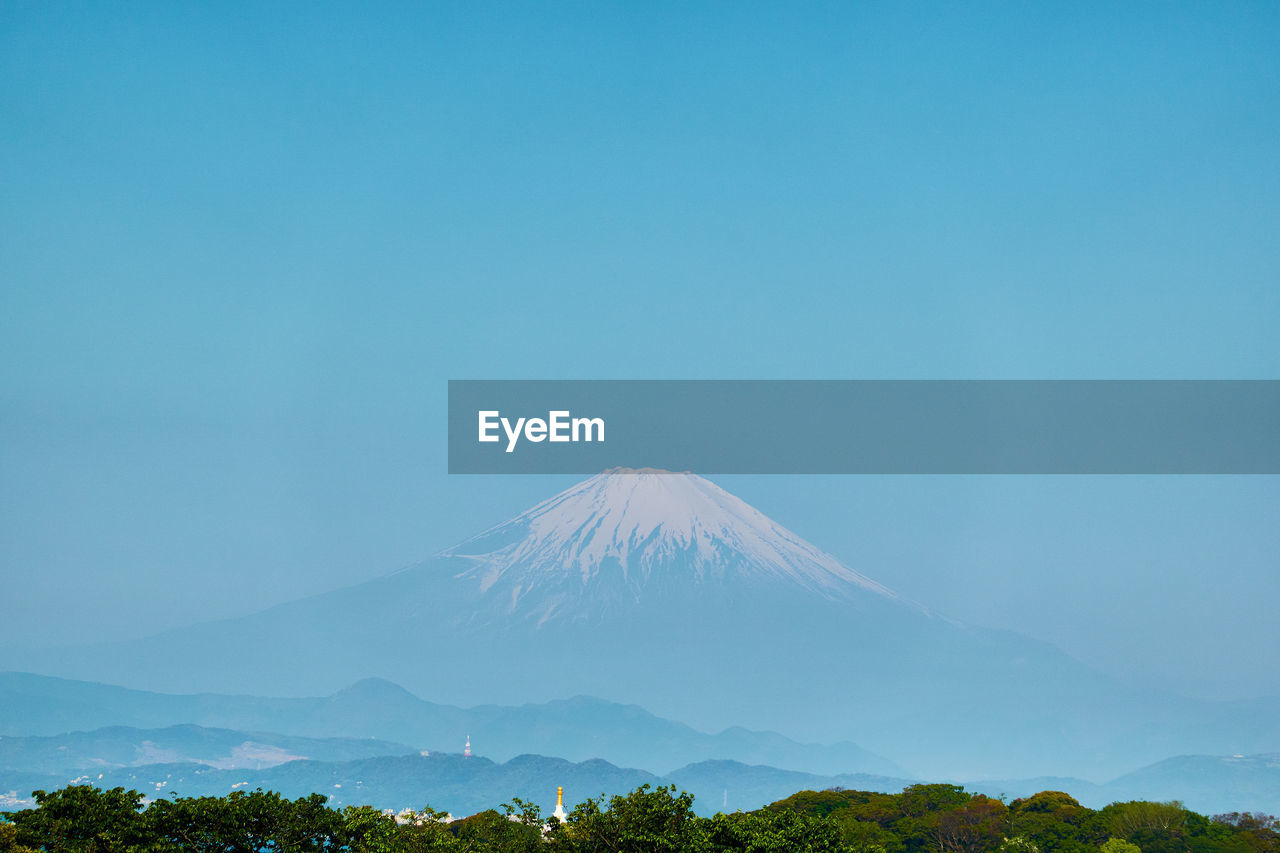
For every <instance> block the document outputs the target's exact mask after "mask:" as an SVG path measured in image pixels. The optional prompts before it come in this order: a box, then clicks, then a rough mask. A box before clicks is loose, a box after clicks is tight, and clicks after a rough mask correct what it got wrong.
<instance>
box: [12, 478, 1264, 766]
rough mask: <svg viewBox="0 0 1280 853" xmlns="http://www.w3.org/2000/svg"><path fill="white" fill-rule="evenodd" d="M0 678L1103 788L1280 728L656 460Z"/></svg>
mask: <svg viewBox="0 0 1280 853" xmlns="http://www.w3.org/2000/svg"><path fill="white" fill-rule="evenodd" d="M852 521H853V522H854V523H856V519H854V520H852ZM878 571H879V570H878ZM1064 582H1069V579H1064ZM1083 629H1084V628H1083V627H1082V630H1083ZM14 663H17V664H18V665H17V666H15V665H14ZM7 666H9V667H10V668H17V669H27V670H33V671H38V672H43V673H46V674H56V675H63V676H71V677H75V678H87V679H91V680H97V681H112V682H116V683H121V684H126V685H129V686H133V687H142V688H146V689H152V690H165V691H176V692H187V691H214V690H216V691H221V692H243V693H257V694H266V695H281V694H284V695H317V694H327V693H331V692H333V691H334V690H335V689H338V688H340V687H342V686H345V685H347V684H350V683H352V682H353V681H356V680H359V679H361V678H366V677H369V676H380V677H384V678H388V679H391V680H393V681H396V682H399V683H401V684H403V685H405V686H406V687H407V688H409V689H410V690H412V691H414V692H415V693H417V694H419V695H420V696H423V697H424V698H428V699H430V700H432V701H436V702H447V703H454V704H460V705H477V704H484V703H501V704H519V703H524V702H543V701H548V700H554V699H563V698H566V697H570V696H574V695H579V694H586V695H592V696H597V697H600V698H603V699H608V700H612V701H621V702H631V703H635V704H638V705H641V706H643V707H645V708H646V709H648V710H649V711H652V712H654V713H657V714H659V715H661V716H664V717H668V718H673V719H678V720H681V721H683V722H686V723H689V724H691V725H694V726H696V727H697V728H700V729H702V730H704V731H711V732H714V731H720V730H722V729H724V728H726V727H729V726H735V725H742V726H747V727H750V728H757V729H770V730H774V731H778V732H782V733H784V734H787V735H790V736H792V737H795V738H796V739H798V740H804V741H809V742H812V741H824V742H833V741H839V740H852V741H855V742H858V743H860V744H862V745H863V746H865V747H867V748H870V749H873V750H874V751H876V752H878V753H880V754H882V755H886V756H889V757H891V758H893V759H895V760H897V761H899V762H900V763H902V764H904V765H905V766H907V767H909V768H910V769H912V770H915V771H916V772H917V773H922V774H930V773H932V774H937V775H944V774H945V775H951V776H956V777H970V778H972V777H975V776H978V775H982V774H990V775H994V776H1011V775H1028V774H1038V773H1054V774H1061V775H1067V774H1073V775H1081V776H1098V777H1101V776H1105V775H1108V774H1111V775H1114V774H1115V773H1118V772H1124V771H1125V770H1127V769H1128V768H1131V767H1133V766H1138V765H1141V764H1146V763H1151V762H1153V761H1157V760H1160V759H1162V758H1164V757H1167V756H1168V755H1171V754H1175V753H1179V752H1181V753H1201V754H1232V753H1237V752H1239V753H1246V754H1247V753H1255V752H1262V751H1266V750H1267V749H1274V743H1275V741H1276V739H1277V738H1280V724H1278V723H1277V722H1276V719H1275V715H1273V714H1261V713H1258V712H1257V711H1256V709H1243V710H1233V709H1223V708H1218V707H1210V706H1207V705H1205V703H1195V702H1190V701H1189V700H1183V699H1180V698H1178V697H1170V696H1164V695H1154V694H1151V693H1145V692H1143V691H1139V690H1136V689H1132V688H1129V687H1126V686H1125V685H1122V684H1118V683H1116V682H1115V681H1114V680H1111V679H1108V678H1105V677H1103V676H1101V675H1099V674H1097V673H1096V672H1093V671H1091V670H1089V669H1088V668H1086V667H1084V666H1083V665H1081V664H1080V663H1078V662H1076V661H1075V660H1073V659H1071V658H1069V657H1067V656H1066V655H1064V654H1062V653H1061V652H1060V651H1058V650H1057V649H1055V648H1053V647H1052V646H1049V645H1047V644H1044V643H1039V642H1037V641H1035V640H1032V639H1029V638H1027V637H1023V636H1018V635H1015V634H1011V633H1008V632H1000V631H988V630H983V629H980V628H974V627H971V626H965V625H962V624H959V623H957V622H954V621H952V620H949V619H946V618H942V617H940V616H937V615H934V614H932V613H931V612H930V611H928V610H927V609H925V608H924V607H922V606H919V605H917V604H914V603H913V602H910V601H907V600H905V599H903V598H901V597H899V596H897V595H895V594H894V593H893V592H892V591H891V590H890V589H888V588H887V587H886V586H885V585H883V584H881V583H879V582H877V581H875V580H872V579H871V578H870V577H867V576H865V575H863V574H861V573H859V572H857V571H855V570H853V569H851V568H849V567H848V566H846V565H844V564H843V563H842V562H841V561H840V560H837V559H836V558H834V557H832V556H831V555H829V554H826V553H824V552H823V551H822V550H820V549H819V548H817V547H815V546H813V545H811V544H809V543H808V542H806V541H804V540H803V539H801V538H800V537H799V536H797V535H795V534H794V533H792V532H790V531H788V530H786V529H785V528H783V527H781V526H780V525H778V524H776V523H775V522H773V521H771V520H770V519H769V518H767V517H766V516H765V515H763V514H762V513H760V512H759V511H757V510H756V509H754V508H752V507H750V506H748V505H747V504H745V503H744V502H743V501H741V500H739V499H738V498H736V497H734V496H733V495H730V494H728V493H727V492H725V491H724V490H723V489H721V488H719V487H718V486H716V485H714V484H713V483H711V482H709V481H708V480H705V479H703V478H701V477H698V476H695V475H692V474H673V473H667V472H658V471H651V470H613V471H608V472H605V473H603V474H600V475H598V476H595V477H592V478H590V479H588V480H586V481H585V482H583V483H580V484H579V485H577V486H574V487H573V488H570V489H568V490H566V491H564V492H562V493H560V494H558V495H556V496H554V497H552V498H549V499H547V500H545V501H543V502H542V503H540V504H538V505H537V506H534V507H533V508H531V509H529V510H528V511H526V512H524V513H522V514H520V515H518V516H516V517H515V518H513V519H511V520H510V521H507V522H504V523H502V524H499V525H497V526H496V527H493V528H490V529H489V530H486V531H485V532H483V533H481V534H479V535H477V536H474V537H472V538H471V539H467V540H465V541H463V542H462V543H461V544H459V545H457V546H455V547H453V548H449V549H447V550H445V551H444V552H442V553H440V554H437V555H436V556H435V557H433V558H431V559H429V560H426V561H425V562H423V563H421V564H419V565H417V566H413V567H411V568H408V569H404V570H402V571H399V572H395V573H393V574H390V575H386V576H384V577H382V578H379V579H377V580H374V581H370V582H367V583H362V584H359V585H357V586H353V587H349V588H347V589H342V590H338V591H335V592H330V593H325V594H322V595H317V596H313V597H310V598H304V599H300V600H298V601H294V602H291V603H288V604H284V605H280V606H278V607H273V608H271V609H270V610H267V611H264V612H262V613H257V614H253V615H251V616H246V617H243V618H240V619H233V620H226V621H222V622H214V623H206V624H203V625H197V626H193V627H191V628H186V629H182V630H178V631H172V632H168V633H166V634H163V635H160V636H157V637H154V638H152V639H151V640H148V641H143V642H138V643H133V644H115V645H111V646H105V647H98V648H88V649H77V650H75V652H74V653H73V654H68V653H61V652H60V653H58V654H56V655H49V656H47V657H45V658H43V659H40V660H34V661H32V660H28V661H20V662H17V661H15V662H9V663H8V664H7ZM529 738H530V742H529V750H528V751H530V752H538V741H537V735H536V732H531V733H529Z"/></svg>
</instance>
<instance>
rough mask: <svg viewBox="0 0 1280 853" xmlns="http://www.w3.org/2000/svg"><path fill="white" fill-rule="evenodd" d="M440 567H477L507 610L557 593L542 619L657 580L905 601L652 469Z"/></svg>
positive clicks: (605, 476) (487, 589)
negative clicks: (578, 601)
mask: <svg viewBox="0 0 1280 853" xmlns="http://www.w3.org/2000/svg"><path fill="white" fill-rule="evenodd" d="M442 556H447V557H455V558H462V559H465V560H467V561H468V562H470V563H471V565H470V566H469V567H468V568H466V569H465V570H464V571H463V572H462V573H461V574H460V575H459V577H460V578H464V579H465V578H469V579H474V580H476V581H478V583H479V589H480V591H481V592H482V593H485V594H488V595H491V596H496V597H497V598H498V599H499V600H502V601H503V602H504V604H505V606H504V608H503V609H505V610H508V611H511V610H515V609H517V608H518V607H521V606H523V604H525V603H532V602H534V601H538V600H540V599H545V598H546V596H547V595H548V593H551V594H552V595H553V597H554V598H555V601H554V603H550V604H548V605H547V606H546V607H545V608H544V609H545V611H546V612H545V613H544V614H543V616H542V618H544V619H545V618H547V616H549V615H550V614H551V613H552V612H553V611H559V610H563V609H564V608H565V607H566V605H571V602H570V601H569V600H568V599H569V598H572V597H573V596H576V595H582V594H585V593H586V591H587V590H588V589H589V588H591V587H593V586H598V585H601V584H610V585H612V586H613V587H614V588H617V587H619V586H620V587H621V588H623V589H626V590H629V592H630V594H631V595H632V596H633V597H636V598H638V597H640V595H642V594H643V590H644V588H645V586H646V585H647V584H649V583H651V582H653V581H655V580H657V581H659V582H660V583H665V584H671V583H673V582H674V583H680V584H683V583H693V584H697V585H703V584H718V585H722V584H729V583H738V582H740V581H745V582H747V583H753V582H756V581H760V580H768V581H782V582H786V583H787V585H788V586H790V585H798V586H800V587H803V588H805V589H807V590H809V591H810V592H812V593H816V594H819V595H821V596H823V597H825V598H829V599H840V598H848V597H853V596H856V595H858V594H866V593H872V594H873V595H876V596H883V597H886V598H890V599H895V600H900V599H899V598H898V596H897V595H896V594H895V593H893V592H892V591H890V590H889V589H887V588H886V587H884V586H882V585H881V584H879V583H877V582H876V581H874V580H872V579H870V578H868V577H866V576H864V575H861V574H859V573H858V572H855V571H853V570H852V569H849V568H848V567H846V566H845V565H843V564H842V563H840V561H838V560H836V559H835V558H834V557H832V556H830V555H829V554H826V553H825V552H823V551H821V550H819V549H818V548H816V547H814V546H813V545H811V544H809V543H808V542H806V541H805V540H803V539H801V538H800V537H799V536H797V535H796V534H794V533H792V532H791V531H789V530H787V529H786V528H784V527H782V526H781V525H779V524H777V523H775V522H774V521H772V520H771V519H769V518H768V517H767V516H765V515H764V514H763V513H761V512H760V511H758V510H756V509H755V508H754V507H752V506H750V505H748V504H747V503H746V502H745V501H743V500H741V499H739V498H737V497H735V496H734V495H731V494H729V493H728V492H726V491H725V490H724V489H721V488H720V487H719V486H717V485H715V484H714V483H712V482H710V481H709V480H706V479H704V478H702V477H699V476H697V475H696V474H692V473H688V472H684V473H674V472H669V471H660V470H657V469H652V468H640V469H630V468H614V469H610V470H608V471H605V472H603V473H601V474H597V475H595V476H594V477H591V478H589V479H587V480H585V481H583V482H581V483H579V484H577V485H575V486H572V487H570V488H569V489H566V490H565V491H563V492H561V493H560V494H558V495H555V496H554V497H552V498H549V499H547V500H545V501H543V502H542V503H540V504H538V505H536V506H534V507H533V508H531V509H529V510H527V511H526V512H524V513H522V514H520V515H518V516H516V517H515V518H513V519H511V520H510V521H507V522H505V523H503V524H500V525H498V526H496V527H493V528H490V529H489V530H487V531H485V532H484V533H481V534H479V535H478V536H475V537H473V538H471V539H469V540H467V541H466V542H463V543H461V544H460V545H458V546H456V547H454V548H451V549H449V550H448V551H445V552H444V554H443V555H442ZM570 609H574V608H572V607H570Z"/></svg>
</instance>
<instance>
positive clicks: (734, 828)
mask: <svg viewBox="0 0 1280 853" xmlns="http://www.w3.org/2000/svg"><path fill="white" fill-rule="evenodd" d="M708 840H709V841H710V847H711V849H712V850H715V851H742V853H792V851H794V852H795V853H836V851H842V850H845V849H846V848H845V847H844V845H843V844H842V843H841V839H840V826H839V824H837V823H836V822H835V821H833V820H831V819H829V818H823V817H811V816H809V815H806V814H801V813H800V812H797V811H793V810H782V811H768V810H763V811H757V812H746V813H742V812H738V813H736V814H731V815H726V814H718V815H716V816H715V817H714V818H712V819H711V822H710V825H709V827H708Z"/></svg>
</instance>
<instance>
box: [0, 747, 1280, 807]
mask: <svg viewBox="0 0 1280 853" xmlns="http://www.w3.org/2000/svg"><path fill="white" fill-rule="evenodd" d="M1187 764H1189V765H1192V766H1193V767H1194V769H1195V771H1196V772H1195V773H1191V774H1185V773H1183V774H1180V775H1178V777H1177V778H1178V780H1179V781H1178V782H1177V783H1176V784H1172V785H1168V784H1165V785H1162V784H1160V783H1159V780H1160V779H1161V778H1162V777H1163V776H1164V774H1166V773H1167V772H1168V770H1169V766H1170V765H1187ZM1241 771H1243V772H1241ZM1153 780H1155V784H1153ZM916 781H919V780H911V779H902V778H893V777H886V776H876V775H871V774H858V773H848V774H835V775H820V774H810V773H801V772H796V771H791V770H780V769H778V768H776V767H766V766H759V765H747V764H743V763H741V762H736V761H703V762H697V763H694V764H690V765H688V766H686V767H681V768H679V769H677V770H674V771H672V772H671V773H668V774H665V775H663V776H658V775H655V774H652V773H648V772H646V771H643V770H637V769H634V768H626V767H618V766H616V765H614V764H611V763H610V762H607V761H603V760H599V759H594V760H588V761H582V762H571V761H566V760H565V759H562V758H551V757H547V756H540V755H520V756H516V757H514V758H512V759H510V760H509V761H507V762H502V763H499V762H494V761H491V760H490V759H488V758H484V757H480V756H476V757H472V758H464V757H463V756H461V755H459V754H456V753H450V754H446V753H438V754H432V755H430V756H422V755H418V754H413V755H398V756H381V757H373V758H364V759H358V760H352V761H345V762H324V761H312V760H297V761H292V762H289V763H286V764H280V765H276V766H273V767H270V768H264V769H261V770H256V769H248V768H239V769H234V770H225V769H217V768H213V767H209V766H206V765H199V764H194V763H177V764H173V763H171V764H154V765H146V766H141V767H126V768H108V769H105V770H99V771H96V772H89V773H84V774H80V775H77V776H74V777H68V776H67V775H66V774H63V775H61V776H59V775H57V774H39V773H33V772H31V771H22V770H0V793H3V792H4V791H5V790H12V791H15V792H17V793H18V795H19V798H24V797H26V795H27V794H28V793H29V791H30V790H31V789H32V786H39V787H43V788H45V789H46V790H51V789H54V788H57V787H61V786H63V785H66V784H69V783H77V784H93V785H96V786H98V787H102V788H108V787H116V786H120V787H125V788H132V789H134V790H138V791H141V792H142V793H144V794H147V795H149V796H152V797H164V796H169V795H170V794H171V793H177V794H178V795H179V796H200V795H214V796H221V795H224V794H226V793H228V792H230V791H232V790H238V789H249V790H252V789H254V788H263V789H265V790H273V791H278V792H280V793H281V794H284V795H285V796H288V797H301V796H306V795H308V794H311V793H321V794H324V795H326V796H328V797H329V798H330V805H333V806H341V805H351V804H372V805H375V806H378V807H379V808H393V809H397V810H399V809H401V808H421V807H423V806H424V805H430V806H432V807H433V808H437V809H445V810H448V811H450V812H453V813H454V814H456V815H465V814H471V813H474V812H477V811H481V810H483V809H486V808H494V807H497V806H499V805H501V804H502V803H504V802H509V801H510V800H511V798H512V797H520V798H522V799H525V800H529V801H532V802H536V803H538V804H540V805H541V806H542V807H543V809H544V811H545V812H549V811H550V808H551V806H552V805H553V804H554V802H555V800H554V796H555V789H556V787H557V786H561V785H562V786H564V787H565V789H566V799H567V801H568V802H569V803H570V804H572V803H574V802H578V801H580V800H582V799H585V798H586V797H594V796H599V795H600V794H605V795H613V794H625V793H627V792H629V791H631V790H634V789H635V788H636V787H638V786H640V785H642V784H649V785H659V784H673V785H675V786H676V787H677V788H678V789H681V790H686V791H689V792H690V793H692V794H694V796H695V797H696V798H697V799H696V801H695V806H696V808H697V811H698V812H699V813H700V814H704V815H710V814H713V813H715V812H716V811H721V810H725V809H727V810H729V811H734V810H751V809H756V808H760V807H761V806H764V805H767V804H768V803H771V802H775V801H777V800H779V799H782V798H784V797H787V796H790V795H791V794H794V793H796V792H797V791H801V790H822V789H826V788H834V787H840V788H848V789H855V790H868V791H883V792H886V793H894V792H897V791H900V790H901V789H902V788H903V787H905V786H907V785H910V784H915V782H916ZM929 781H936V780H929ZM953 781H959V780H953ZM960 783H961V784H964V785H965V787H966V788H967V789H968V790H970V791H974V792H979V793H986V794H988V795H990V796H999V797H1004V798H1006V799H1010V798H1014V797H1025V796H1029V795H1031V794H1034V793H1037V792H1039V791H1043V790H1060V791H1066V792H1067V793H1069V794H1071V795H1072V796H1074V797H1075V798H1076V799H1077V800H1079V801H1080V802H1081V803H1082V804H1083V805H1086V806H1088V807H1090V808H1101V807H1102V806H1104V805H1106V804H1108V803H1111V802H1123V801H1129V800H1157V801H1164V800H1169V799H1178V800H1181V801H1182V802H1183V803H1184V804H1185V805H1186V806H1187V807H1188V808H1190V809H1192V810H1193V811H1198V812H1200V813H1203V814H1215V813H1222V812H1229V811H1261V812H1265V813H1274V812H1276V811H1280V762H1277V761H1276V757H1275V756H1245V757H1243V759H1235V758H1222V757H1212V756H1183V757H1180V758H1177V759H1170V760H1169V762H1160V763H1159V764H1157V765H1153V766H1152V767H1148V768H1142V769H1141V770H1138V771H1135V772H1134V773H1132V774H1126V776H1124V777H1121V778H1119V779H1116V780H1113V781H1111V782H1108V783H1106V784H1102V785H1098V784H1094V783H1091V782H1086V781H1083V780H1080V779H1071V778H1061V777H1047V778H1037V779H1024V780H1017V779H1014V780H994V781H986V782H963V781H960ZM27 804H29V803H27Z"/></svg>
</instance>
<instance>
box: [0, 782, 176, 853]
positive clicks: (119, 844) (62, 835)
mask: <svg viewBox="0 0 1280 853" xmlns="http://www.w3.org/2000/svg"><path fill="white" fill-rule="evenodd" d="M32 795H33V796H34V797H35V800H36V808H34V809H27V810H26V811H20V812H13V813H10V814H9V815H8V817H9V819H10V820H11V821H12V822H13V826H14V832H13V840H12V842H11V844H12V845H13V846H15V847H33V848H36V849H39V850H47V851H50V853H117V851H129V850H137V849H141V848H144V847H147V846H149V844H150V842H151V839H152V836H151V835H150V833H149V832H148V827H147V825H146V820H145V819H144V818H143V816H142V813H141V812H142V794H140V793H138V792H137V791H126V790H125V789H124V788H112V789H111V790H109V791H103V790H100V789H98V788H94V787H91V786H89V785H72V786H69V787H66V788H62V789H61V790H58V791H54V792H53V793H48V792H46V791H35V792H33V794H32Z"/></svg>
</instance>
